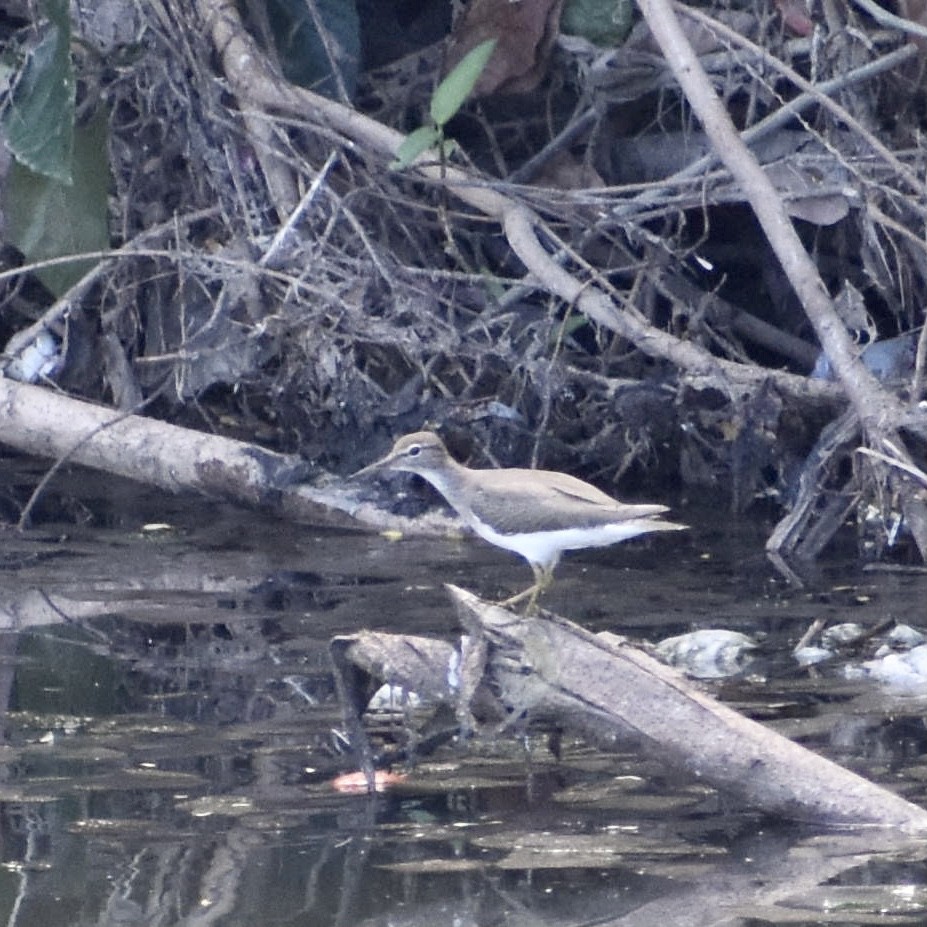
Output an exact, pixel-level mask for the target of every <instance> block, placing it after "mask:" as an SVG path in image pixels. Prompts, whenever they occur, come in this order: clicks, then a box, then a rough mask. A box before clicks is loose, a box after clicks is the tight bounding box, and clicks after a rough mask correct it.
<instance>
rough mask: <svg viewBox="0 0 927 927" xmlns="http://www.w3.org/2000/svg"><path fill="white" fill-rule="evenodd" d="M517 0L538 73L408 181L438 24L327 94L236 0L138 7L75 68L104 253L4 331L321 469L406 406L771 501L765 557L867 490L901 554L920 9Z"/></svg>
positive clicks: (874, 520)
mask: <svg viewBox="0 0 927 927" xmlns="http://www.w3.org/2000/svg"><path fill="white" fill-rule="evenodd" d="M509 6H512V5H511V4H509ZM528 6H529V5H528V4H527V3H526V4H525V7H526V8H527V7H528ZM492 7H493V4H492V3H491V2H490V0H486V2H482V3H476V2H475V0H474V3H473V4H472V6H471V13H470V14H468V15H469V16H470V20H471V25H472V20H473V18H474V17H476V15H477V14H476V13H474V12H473V11H474V10H476V11H477V13H478V12H479V10H480V9H481V8H482V9H483V10H484V11H485V10H487V9H492ZM531 9H532V10H534V15H536V16H539V17H541V18H542V19H543V20H544V28H540V29H535V30H534V33H533V34H535V35H536V36H539V38H537V43H538V44H537V46H536V47H534V48H530V47H529V48H521V49H519V50H518V51H519V52H520V55H519V56H516V55H515V54H514V52H511V54H510V58H509V59H506V60H510V59H511V60H515V58H516V57H517V58H518V60H521V59H525V60H526V61H527V69H526V73H528V75H529V77H530V79H528V78H526V77H525V75H524V74H517V73H516V74H508V73H506V74H503V75H501V77H500V78H499V85H500V86H501V91H500V90H496V92H494V93H492V94H490V95H487V96H484V97H482V98H481V99H479V100H477V101H475V102H472V103H471V104H469V105H468V106H467V108H466V109H465V111H464V112H463V113H462V114H461V115H460V116H458V117H457V118H456V119H455V120H454V121H453V122H452V124H451V126H450V130H451V131H450V134H451V135H453V136H454V137H455V138H456V139H457V140H458V141H459V143H460V151H459V152H458V153H456V154H454V155H453V156H452V157H451V158H450V160H449V161H447V162H446V163H437V162H436V161H434V159H432V160H431V161H429V160H428V159H427V158H426V159H425V160H424V161H421V162H419V163H418V164H417V165H415V166H414V167H412V168H410V169H407V170H402V171H397V170H392V169H390V167H389V164H390V162H391V160H392V158H393V156H394V154H395V150H396V148H397V146H398V144H399V143H400V141H401V140H402V138H403V134H404V133H405V132H407V131H408V130H410V129H412V128H415V127H416V126H417V125H419V124H421V122H422V120H423V118H424V115H425V114H426V113H427V107H428V101H429V97H430V94H431V92H432V89H433V87H434V84H435V82H436V80H437V79H438V77H439V75H440V62H441V60H442V58H443V55H444V52H443V48H444V46H443V44H442V43H437V44H431V45H428V46H426V47H423V48H421V49H420V50H418V51H414V52H412V53H410V54H406V55H405V56H404V57H402V58H401V59H400V60H397V61H393V62H389V63H387V64H384V65H382V66H380V67H378V68H377V69H373V70H368V71H366V72H363V73H361V74H360V77H359V79H358V88H357V91H356V94H355V96H354V101H353V103H348V102H347V101H346V100H344V99H338V95H339V93H347V91H346V90H344V87H343V86H342V87H341V89H340V90H339V89H337V88H336V90H335V91H334V97H335V98H334V99H331V98H326V97H321V96H317V95H315V94H313V93H312V92H311V91H306V90H302V89H300V88H298V87H295V86H294V85H292V84H289V83H287V82H285V81H283V80H282V79H281V78H280V77H279V76H278V73H277V71H276V70H275V65H274V54H273V53H271V52H269V51H267V50H266V46H264V47H263V48H262V46H260V45H259V44H258V42H257V41H256V40H255V39H254V38H253V36H252V34H249V32H248V31H247V29H246V28H245V24H244V23H243V22H242V20H241V19H240V17H239V13H238V10H237V8H236V7H235V6H234V5H233V4H231V3H228V2H225V0H186V2H179V3H166V2H160V0H153V2H151V3H148V4H144V5H131V6H130V5H128V4H127V5H126V8H125V9H124V10H123V11H122V15H124V16H126V17H128V16H130V15H131V16H132V17H133V19H132V27H131V29H130V30H129V32H130V33H131V34H132V35H134V36H135V38H136V39H137V41H136V42H135V43H134V44H132V45H131V46H130V45H129V43H122V44H118V45H114V46H111V47H109V48H107V49H104V50H103V51H102V52H101V53H100V54H99V55H98V56H91V55H89V54H88V55H87V56H86V60H82V61H81V62H80V64H81V74H82V77H83V79H84V80H85V81H86V82H87V88H88V89H87V91H86V92H87V105H88V106H92V105H94V103H96V104H97V105H105V106H106V107H107V108H108V110H109V113H110V140H109V150H110V168H111V172H112V178H113V189H114V194H115V195H114V196H113V197H112V201H111V217H110V218H111V222H110V227H111V229H112V232H113V236H114V240H115V242H116V244H117V249H116V250H115V251H113V252H112V253H109V254H107V255H105V256H104V258H103V259H102V260H101V261H100V262H99V263H98V264H96V266H95V267H94V268H93V270H91V271H90V272H89V273H88V274H87V275H86V276H85V277H84V278H83V279H82V280H81V281H80V282H78V283H77V284H76V285H74V286H73V287H72V288H71V289H70V290H69V291H68V292H67V293H65V294H64V295H62V296H61V297H60V298H59V299H58V300H57V301H56V302H54V303H52V304H50V301H49V300H47V299H44V301H43V295H42V294H41V293H39V292H37V291H36V290H35V289H34V288H33V289H30V288H29V287H27V286H25V285H24V279H25V278H24V277H23V275H22V273H21V272H20V271H18V270H16V271H13V272H10V273H7V274H6V275H5V285H6V286H7V287H8V289H7V291H6V293H5V300H4V306H5V308H4V312H3V316H2V319H0V325H2V331H0V336H2V338H3V340H4V342H5V343H6V345H7V348H6V353H7V355H8V356H9V357H10V358H16V357H19V356H20V355H21V353H22V351H23V349H24V348H27V347H28V346H29V345H31V344H33V343H34V341H35V338H36V335H37V333H38V332H39V331H41V330H44V329H49V330H51V331H53V332H54V333H55V335H56V336H57V337H58V338H59V339H60V340H61V341H62V343H63V345H64V349H65V350H66V361H65V363H64V365H63V368H62V370H61V372H60V373H59V374H57V375H56V376H57V379H58V382H59V383H60V385H61V386H62V387H64V388H65V389H67V390H70V391H72V392H75V393H77V394H79V395H84V396H88V397H91V398H96V399H103V400H105V401H107V402H111V403H112V404H113V405H115V406H116V407H118V408H120V409H122V410H125V411H133V410H134V411H140V410H144V411H145V412H146V413H147V414H156V415H158V416H161V417H167V418H170V419H171V420H172V421H175V422H178V423H180V424H187V425H191V426H193V427H196V428H201V429H207V430H213V431H217V432H221V433H225V434H233V435H234V436H236V437H245V438H247V439H249V440H256V441H258V442H260V443H263V444H265V445H268V446H270V447H272V448H275V449H279V450H284V451H288V452H292V451H299V452H301V453H302V454H303V455H305V456H306V457H308V458H310V459H311V460H313V461H314V462H316V463H318V464H320V465H321V466H323V467H327V468H331V469H341V470H350V469H353V468H354V467H355V466H356V465H357V464H358V463H359V462H360V460H367V459H369V458H370V456H371V453H370V452H369V447H370V441H371V440H378V439H379V436H380V435H383V444H386V443H387V440H386V436H387V434H388V435H394V434H396V433H398V432H402V431H409V430H413V429H414V428H417V427H420V426H421V425H422V424H423V423H427V424H430V425H433V426H439V427H441V428H442V429H443V430H444V432H445V434H447V435H448V436H449V438H450V440H451V442H452V443H458V445H459V443H460V442H461V441H462V439H463V438H464V436H466V437H467V440H469V441H472V442H473V443H474V444H475V445H476V446H478V447H479V448H480V449H481V450H482V452H483V455H484V456H485V458H487V459H488V460H490V461H494V462H500V463H514V462H518V463H521V464H523V463H524V462H525V461H527V460H534V461H535V462H537V463H543V465H544V466H547V467H553V468H562V469H572V470H576V469H579V468H584V469H585V474H584V475H586V476H593V477H595V478H596V479H598V480H599V481H600V482H603V483H604V484H608V483H609V482H612V481H614V480H617V479H618V478H619V477H621V476H624V475H626V474H628V473H629V471H630V472H632V473H640V472H641V471H643V470H644V469H650V470H652V471H655V472H657V473H659V474H660V475H662V476H663V477H664V478H667V479H673V478H674V477H675V475H676V474H677V473H678V474H680V475H681V477H682V480H683V482H684V483H685V484H686V486H687V487H689V489H690V490H696V491H698V490H701V489H703V488H708V489H710V490H712V491H714V490H720V491H722V492H723V493H724V494H725V495H726V496H727V498H729V499H730V502H731V505H732V507H734V508H736V509H738V510H744V509H747V508H748V507H749V506H750V505H751V504H753V503H754V502H755V500H757V499H758V498H770V497H771V498H773V499H775V500H776V502H777V503H778V504H779V505H781V506H782V508H783V510H784V511H787V510H791V512H792V514H791V516H790V521H789V522H788V524H787V525H786V524H785V523H783V525H781V526H780V528H779V529H778V530H777V533H776V534H775V535H774V537H773V539H772V545H773V547H775V548H776V549H778V550H781V551H783V552H785V553H789V552H798V553H799V554H802V555H804V556H809V557H813V556H816V554H817V553H818V552H819V551H820V550H821V549H822V548H823V546H824V545H825V544H826V543H827V542H828V540H829V539H830V538H831V537H832V536H833V533H834V532H835V531H836V530H837V529H838V528H839V527H840V526H841V525H842V524H843V523H844V522H845V521H846V519H847V517H848V516H852V515H856V516H857V518H858V521H859V524H860V525H861V526H862V528H863V531H862V534H863V537H864V540H865V542H866V543H867V544H869V545H871V547H872V548H873V549H874V550H875V551H876V552H878V553H882V552H884V551H885V550H886V549H888V548H894V547H897V546H899V545H900V546H901V549H902V550H903V549H904V545H903V544H900V542H901V541H902V539H904V538H906V537H907V538H913V542H914V543H913V548H912V549H915V550H919V552H920V554H921V555H923V554H924V552H925V551H927V519H925V513H924V501H923V500H924V492H925V485H927V479H925V477H924V474H923V470H922V468H923V464H924V438H925V423H924V416H923V409H922V408H921V405H920V402H921V398H922V395H923V372H924V369H923V368H924V354H925V344H924V338H923V337H922V335H921V333H922V332H923V330H924V329H923V327H922V326H923V306H924V304H925V298H927V294H925V288H927V287H925V281H927V248H925V239H924V235H923V228H924V220H925V216H927V195H925V187H924V183H923V177H924V172H925V164H924V152H923V148H922V143H921V127H922V122H923V119H922V110H923V103H924V93H923V88H922V82H921V68H922V60H921V59H922V53H921V51H920V48H919V46H917V45H915V44H905V43H906V41H907V39H908V38H910V34H911V32H912V31H917V30H920V32H919V33H918V34H920V33H922V32H923V27H922V26H919V25H918V24H917V23H913V22H910V21H908V20H901V21H900V22H897V21H895V20H884V21H883V22H881V23H880V22H876V21H875V20H873V19H872V11H869V12H863V11H861V10H860V9H858V8H857V7H855V6H842V5H839V4H833V3H826V4H824V5H823V7H822V8H821V10H819V11H818V10H815V11H813V18H809V15H808V13H807V12H805V13H802V11H801V10H794V9H791V8H789V9H786V8H785V7H781V8H780V9H779V10H777V11H772V10H769V9H767V8H766V7H765V6H761V5H759V4H757V5H756V6H755V7H753V8H748V9H743V10H740V11H738V12H737V13H736V14H731V13H730V12H727V11H722V10H717V9H712V8H710V7H705V8H700V9H697V10H695V9H682V8H676V9H675V10H674V8H673V7H672V6H671V5H670V4H668V3H664V2H662V0H661V2H646V3H642V5H641V12H642V14H643V18H642V19H640V21H639V22H638V24H637V26H636V27H635V29H634V31H633V32H632V33H631V35H630V37H629V38H628V39H627V41H626V42H624V43H623V44H622V45H620V46H619V47H615V48H610V49H608V48H604V47H600V46H595V45H592V44H590V43H589V42H587V41H585V40H582V39H577V38H575V37H567V36H560V37H559V38H558V39H557V41H556V42H550V41H548V39H549V38H550V29H551V25H550V24H551V22H552V21H553V22H554V23H555V22H556V20H551V19H550V17H552V16H554V15H555V12H556V13H558V12H559V5H558V4H556V3H547V4H543V3H534V4H532V5H531ZM370 15H374V14H372V13H371V14H370ZM897 19H898V18H897V17H896V20H897ZM464 23H465V24H466V20H465V21H464ZM91 25H92V23H90V22H84V23H80V24H78V25H77V26H76V28H77V29H78V31H80V30H84V34H85V37H87V38H88V39H89V40H91V41H94V40H95V39H94V36H93V35H92V34H90V32H91ZM249 25H250V26H251V28H252V30H253V32H254V34H256V35H260V34H261V31H260V29H259V28H257V26H258V25H259V24H255V23H249ZM479 25H480V28H485V27H486V24H485V23H480V24H479ZM496 25H498V24H496ZM505 25H506V24H504V23H503V26H505ZM378 28H379V24H378V22H377V21H376V20H375V19H374V20H373V21H370V22H366V23H364V24H363V29H362V31H363V30H367V32H368V33H370V32H376V30H377V29H378ZM555 31H556V30H555ZM504 32H505V34H507V35H508V34H512V35H514V36H516V39H515V40H516V41H519V40H518V39H517V36H520V35H522V32H520V31H519V30H518V29H513V28H508V29H506V30H504ZM466 41H468V39H467V36H466V34H465V32H464V26H463V25H461V24H460V23H458V26H457V28H456V30H455V33H454V39H453V42H454V43H456V44H457V45H459V44H460V43H462V42H463V43H465V42H466ZM97 44H98V45H99V41H98V42H97ZM128 47H131V49H132V52H131V54H129V53H126V48H128ZM496 77H498V75H496ZM507 82H508V83H507ZM336 83H337V82H336ZM532 83H533V86H532ZM343 84H344V82H342V85H343ZM513 87H514V88H515V89H517V90H518V91H519V92H518V94H517V95H512V94H511V93H510V92H506V91H507V90H511V88H513ZM91 88H92V92H91ZM735 130H736V131H735ZM738 132H739V133H740V137H739V139H738V134H737V133H738ZM743 143H746V144H743ZM747 145H749V148H748V147H747ZM751 152H752V154H751ZM792 219H794V220H795V221H794V224H793V222H792V221H791V220H792ZM890 339H896V340H890ZM871 342H879V343H881V344H883V349H882V355H880V356H881V357H883V359H882V360H881V361H878V363H877V362H876V360H875V354H874V353H872V349H870V354H869V355H864V357H867V358H868V359H867V362H866V364H865V365H864V364H862V363H860V361H859V360H858V354H859V350H861V349H862V348H863V347H864V346H865V345H866V344H868V343H871ZM822 344H823V345H824V346H825V348H826V355H827V358H826V361H821V360H820V359H819V352H820V345H822ZM816 363H817V364H818V368H817V372H818V374H819V376H818V377H816V378H810V377H809V374H810V373H811V371H812V368H814V367H815V364H816ZM860 447H862V448H863V449H864V451H866V453H859V452H858V448H860ZM606 488H607V485H606ZM899 529H901V530H899ZM909 532H910V533H909Z"/></svg>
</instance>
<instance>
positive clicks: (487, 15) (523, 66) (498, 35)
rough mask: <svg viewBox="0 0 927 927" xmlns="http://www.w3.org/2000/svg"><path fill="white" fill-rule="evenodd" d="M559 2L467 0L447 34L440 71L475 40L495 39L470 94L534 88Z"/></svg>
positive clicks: (451, 65)
mask: <svg viewBox="0 0 927 927" xmlns="http://www.w3.org/2000/svg"><path fill="white" fill-rule="evenodd" d="M562 7H563V0H473V2H472V3H471V4H470V5H469V6H468V7H467V11H466V12H465V13H464V15H463V16H462V17H461V18H460V20H458V22H457V25H456V26H455V27H454V31H453V33H452V34H451V44H450V47H449V48H448V53H447V62H446V64H445V73H448V72H449V71H451V70H452V69H453V68H454V66H455V65H456V64H457V63H458V62H459V61H460V60H461V59H462V58H463V57H464V55H466V54H467V52H469V51H470V50H471V49H473V48H476V46H477V45H479V44H480V43H481V42H485V41H486V40H487V39H496V41H497V44H496V48H495V51H494V52H493V54H492V57H491V58H490V59H489V63H488V64H487V65H486V68H485V70H484V71H483V73H482V74H481V75H480V79H479V80H478V81H477V82H476V86H475V87H474V88H473V96H475V97H484V96H488V95H489V94H491V93H527V92H528V91H530V90H534V88H535V87H537V85H538V84H539V83H540V81H541V78H542V77H543V76H544V72H545V71H546V70H547V62H548V60H549V58H550V52H551V49H552V48H553V44H554V41H555V40H556V38H557V32H558V30H559V26H560V11H561V9H562Z"/></svg>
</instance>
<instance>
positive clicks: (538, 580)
mask: <svg viewBox="0 0 927 927" xmlns="http://www.w3.org/2000/svg"><path fill="white" fill-rule="evenodd" d="M531 570H532V572H533V573H534V582H533V583H532V584H531V585H530V586H529V587H528V588H527V589H525V590H524V591H523V592H519V593H518V594H517V595H513V596H510V597H509V598H508V599H503V601H501V602H500V603H499V605H501V606H502V607H503V608H511V607H512V606H513V605H517V604H518V603H519V602H523V601H524V600H525V599H527V600H528V604H527V605H526V606H525V615H526V616H528V615H533V614H534V613H535V612H536V611H537V608H538V599H539V598H540V596H541V593H543V592H544V590H545V589H547V587H548V586H549V585H550V584H551V583H552V582H553V581H554V571H553V570H546V569H544V567H542V566H541V565H540V564H537V563H532V564H531Z"/></svg>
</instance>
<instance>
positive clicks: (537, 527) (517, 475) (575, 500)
mask: <svg viewBox="0 0 927 927" xmlns="http://www.w3.org/2000/svg"><path fill="white" fill-rule="evenodd" d="M485 473H486V476H485V477H484V479H483V480H482V481H481V482H482V485H481V486H478V487H475V488H474V489H473V491H472V493H470V494H469V498H468V500H467V501H468V504H469V507H470V509H471V511H472V512H473V514H474V515H475V516H476V517H477V518H479V519H480V520H481V521H488V520H491V521H494V522H495V523H496V526H497V530H499V531H501V532H502V533H503V534H511V533H514V532H516V531H556V530H559V529H562V528H575V527H581V526H582V527H588V526H591V525H604V524H614V523H615V522H620V521H627V520H630V519H637V518H640V519H647V518H649V517H653V516H655V515H659V514H661V513H662V512H666V511H667V507H666V506H665V505H626V504H625V503H623V502H618V501H617V500H616V499H613V498H612V497H611V496H608V495H606V494H605V493H604V492H602V491H601V490H599V489H596V487H595V486H592V485H591V484H589V483H585V482H583V481H582V480H579V479H576V478H575V477H572V476H569V475H568V474H565V473H555V472H553V471H549V470H523V469H516V470H504V471H493V470H488V471H485ZM503 497H504V503H503V502H502V501H500V500H501V499H502V498H503ZM515 518H517V519H518V526H517V527H516V526H515V524H514V519H515Z"/></svg>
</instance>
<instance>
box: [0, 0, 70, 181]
mask: <svg viewBox="0 0 927 927" xmlns="http://www.w3.org/2000/svg"><path fill="white" fill-rule="evenodd" d="M43 7H44V9H45V12H46V14H47V15H48V17H49V20H50V22H49V24H48V26H47V27H46V28H45V30H44V31H45V34H44V36H43V37H42V39H41V41H40V42H39V43H38V45H36V46H35V48H33V49H32V52H31V54H30V55H29V57H28V58H27V59H26V63H25V65H23V68H22V70H21V71H20V74H19V78H18V80H17V81H16V86H15V87H14V89H13V92H12V94H11V96H10V99H9V100H8V102H7V105H6V107H5V108H4V110H3V115H2V118H0V124H2V129H3V131H4V132H5V134H6V139H7V146H8V147H9V149H10V151H11V152H12V154H13V156H14V157H15V158H16V160H17V161H18V162H19V163H20V164H25V165H26V166H27V167H29V168H31V169H32V170H33V171H35V172H36V173H38V174H43V175H45V176H46V177H52V178H55V179H56V180H58V181H60V182H61V183H70V182H71V152H72V146H73V144H74V87H75V81H74V72H73V70H72V68H71V51H70V45H71V23H70V19H69V18H68V5H67V0H46V2H45V3H44V4H43Z"/></svg>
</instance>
